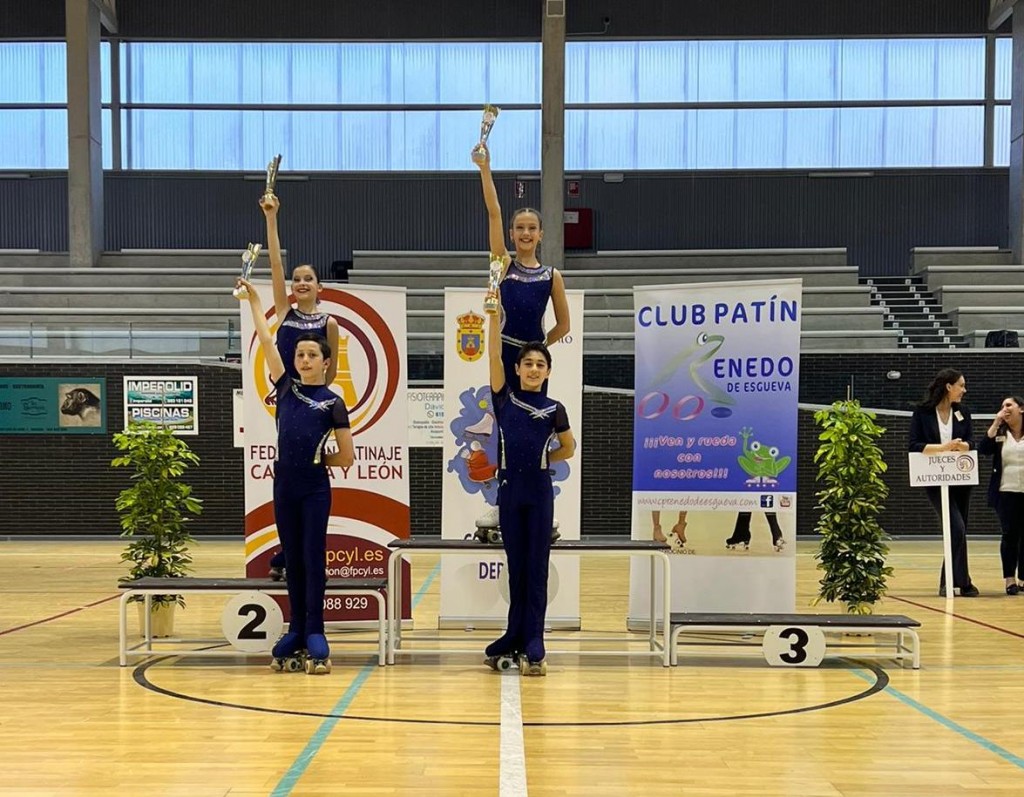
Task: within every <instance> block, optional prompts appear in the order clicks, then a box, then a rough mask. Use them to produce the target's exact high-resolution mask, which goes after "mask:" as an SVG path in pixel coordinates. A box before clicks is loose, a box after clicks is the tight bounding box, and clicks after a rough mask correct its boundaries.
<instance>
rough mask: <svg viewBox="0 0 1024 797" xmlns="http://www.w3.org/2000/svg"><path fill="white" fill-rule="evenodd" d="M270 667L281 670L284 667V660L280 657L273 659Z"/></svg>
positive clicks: (276, 670) (275, 670)
mask: <svg viewBox="0 0 1024 797" xmlns="http://www.w3.org/2000/svg"><path fill="white" fill-rule="evenodd" d="M270 669H272V670H273V671H274V672H281V671H282V670H283V669H284V662H283V661H281V660H280V659H273V660H272V661H271V662H270Z"/></svg>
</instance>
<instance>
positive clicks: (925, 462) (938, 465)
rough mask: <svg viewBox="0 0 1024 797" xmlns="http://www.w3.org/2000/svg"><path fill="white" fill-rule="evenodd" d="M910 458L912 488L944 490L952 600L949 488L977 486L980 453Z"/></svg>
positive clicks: (950, 595) (948, 584)
mask: <svg viewBox="0 0 1024 797" xmlns="http://www.w3.org/2000/svg"><path fill="white" fill-rule="evenodd" d="M909 457H910V486H911V487H938V488H939V489H940V490H941V491H942V555H943V557H944V561H945V576H946V600H947V601H951V600H953V591H954V588H953V545H952V541H951V539H950V530H949V488H950V486H954V487H968V486H970V485H974V484H977V483H978V452H977V451H944V452H942V453H941V454H917V453H912V454H910V455H909Z"/></svg>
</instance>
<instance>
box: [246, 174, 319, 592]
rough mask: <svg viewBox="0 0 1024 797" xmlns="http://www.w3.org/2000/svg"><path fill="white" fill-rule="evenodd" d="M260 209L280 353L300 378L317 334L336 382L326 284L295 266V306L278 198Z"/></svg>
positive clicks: (280, 568)
mask: <svg viewBox="0 0 1024 797" xmlns="http://www.w3.org/2000/svg"><path fill="white" fill-rule="evenodd" d="M260 207H261V208H262V209H263V215H264V216H266V219H267V248H268V250H269V255H270V279H271V282H272V284H273V287H274V310H275V312H276V314H277V319H278V327H277V350H278V351H279V352H280V353H281V360H282V362H283V363H284V367H285V370H287V372H288V375H289V376H290V377H291V378H292V379H298V378H299V374H298V372H297V371H296V370H295V364H294V361H295V346H296V342H297V341H298V339H299V337H300V336H301V335H307V334H310V333H315V334H317V335H320V336H321V337H323V338H325V339H326V340H327V343H328V345H329V346H330V347H331V352H332V356H331V358H330V366H329V368H328V369H327V384H328V385H330V384H331V383H332V382H334V377H335V376H336V375H337V373H338V338H339V331H338V322H337V320H335V318H334V317H333V316H331V315H329V314H327V313H322V312H320V310H318V309H317V302H318V301H319V296H320V293H321V292H322V291H323V285H321V284H320V279H319V277H318V276H317V273H316V269H315V268H314V267H313V266H311V265H301V266H296V267H295V268H293V269H292V285H291V289H292V290H291V292H292V295H293V296H294V297H295V304H294V305H293V304H292V303H291V299H290V297H289V295H288V284H287V281H286V279H285V273H284V261H283V260H282V259H281V239H280V235H279V234H278V229H277V215H278V211H279V210H280V209H281V202H280V200H279V199H278V198H277V196H276V195H275V194H274V193H272V192H270V191H268V192H267V193H265V194H264V195H263V196H262V197H260ZM286 559H287V557H286V556H285V554H284V552H283V551H281V552H278V553H277V554H275V555H274V556H273V557H272V558H271V560H270V577H271V578H272V579H274V580H275V581H280V580H281V579H283V578H284V573H285V564H286Z"/></svg>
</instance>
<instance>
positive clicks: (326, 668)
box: [306, 634, 331, 675]
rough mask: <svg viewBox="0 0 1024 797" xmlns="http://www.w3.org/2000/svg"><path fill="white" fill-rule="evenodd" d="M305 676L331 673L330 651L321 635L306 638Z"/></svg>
mask: <svg viewBox="0 0 1024 797" xmlns="http://www.w3.org/2000/svg"><path fill="white" fill-rule="evenodd" d="M306 651H307V653H306V675H327V673H329V672H330V671H331V660H330V658H329V656H330V655H331V649H330V648H329V647H328V646H327V638H326V637H325V636H324V635H323V634H310V635H309V636H308V637H306Z"/></svg>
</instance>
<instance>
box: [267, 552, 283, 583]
mask: <svg viewBox="0 0 1024 797" xmlns="http://www.w3.org/2000/svg"><path fill="white" fill-rule="evenodd" d="M284 563H285V559H284V551H278V552H277V553H276V554H274V555H273V556H272V557H271V558H270V580H271V581H284V580H285V564H284Z"/></svg>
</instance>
